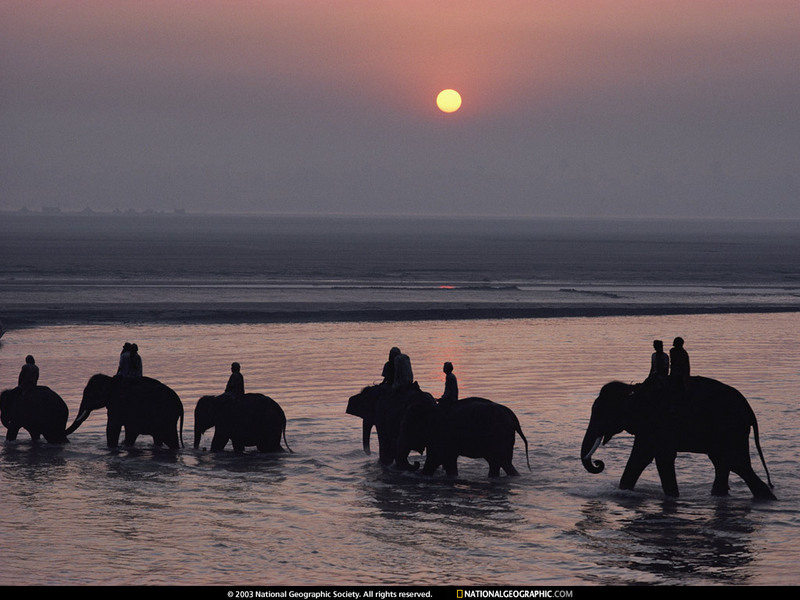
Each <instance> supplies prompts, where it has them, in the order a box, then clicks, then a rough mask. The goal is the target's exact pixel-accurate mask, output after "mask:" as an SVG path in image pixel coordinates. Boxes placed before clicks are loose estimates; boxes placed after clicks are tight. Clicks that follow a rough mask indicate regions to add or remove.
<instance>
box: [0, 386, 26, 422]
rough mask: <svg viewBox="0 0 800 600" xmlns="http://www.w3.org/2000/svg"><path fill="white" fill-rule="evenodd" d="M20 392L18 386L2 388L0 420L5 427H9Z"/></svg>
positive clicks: (0, 394)
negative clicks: (8, 388)
mask: <svg viewBox="0 0 800 600" xmlns="http://www.w3.org/2000/svg"><path fill="white" fill-rule="evenodd" d="M20 394H21V392H20V390H19V388H13V389H10V390H3V392H2V393H0V422H1V423H2V424H3V425H4V426H5V427H9V426H10V424H11V419H12V418H13V415H14V410H15V409H16V403H17V401H18V400H19V397H20Z"/></svg>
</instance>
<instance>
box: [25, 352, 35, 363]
mask: <svg viewBox="0 0 800 600" xmlns="http://www.w3.org/2000/svg"><path fill="white" fill-rule="evenodd" d="M25 364H28V365H33V364H36V361H35V360H33V356H31V355H30V354H28V356H26V357H25Z"/></svg>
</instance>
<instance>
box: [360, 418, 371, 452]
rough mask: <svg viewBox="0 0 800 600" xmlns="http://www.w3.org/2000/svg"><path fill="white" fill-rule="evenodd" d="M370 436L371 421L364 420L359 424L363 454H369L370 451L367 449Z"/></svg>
mask: <svg viewBox="0 0 800 600" xmlns="http://www.w3.org/2000/svg"><path fill="white" fill-rule="evenodd" d="M371 434H372V421H369V420H368V419H364V422H363V423H362V424H361V443H362V445H363V446H364V454H367V455H369V454H371V453H372V451H371V450H370V447H369V437H370V435H371Z"/></svg>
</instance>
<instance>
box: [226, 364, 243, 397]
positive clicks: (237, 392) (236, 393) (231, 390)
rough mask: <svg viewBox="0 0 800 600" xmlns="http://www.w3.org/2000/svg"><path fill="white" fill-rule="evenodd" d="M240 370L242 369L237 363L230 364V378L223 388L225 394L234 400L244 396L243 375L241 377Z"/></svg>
mask: <svg viewBox="0 0 800 600" xmlns="http://www.w3.org/2000/svg"><path fill="white" fill-rule="evenodd" d="M241 370H242V367H241V365H240V364H239V363H238V362H234V363H231V376H230V377H229V378H228V384H227V385H226V386H225V393H226V394H228V395H229V396H233V397H234V398H241V397H243V396H244V375H242V372H241Z"/></svg>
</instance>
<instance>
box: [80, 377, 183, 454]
mask: <svg viewBox="0 0 800 600" xmlns="http://www.w3.org/2000/svg"><path fill="white" fill-rule="evenodd" d="M103 407H105V408H106V411H107V413H108V423H107V425H106V442H107V444H108V447H109V448H117V447H118V445H119V435H120V432H121V430H122V428H123V427H125V439H124V441H123V445H124V446H126V447H128V448H131V447H133V445H134V443H135V442H136V438H137V437H138V436H139V435H140V434H142V435H151V436H153V443H154V444H155V446H156V447H160V446H161V445H162V444H163V445H166V446H167V447H168V448H170V449H172V450H177V449H178V448H180V447H183V404H182V403H181V399H180V398H179V397H178V394H176V393H175V391H174V390H173V389H172V388H170V387H169V386H167V385H165V384H163V383H161V382H160V381H158V380H157V379H152V378H150V377H121V376H114V377H111V376H109V375H104V374H102V373H99V374H97V375H93V376H92V377H91V378H90V379H89V382H88V383H87V384H86V387H85V388H84V390H83V398H82V399H81V405H80V408H79V409H78V416H77V417H76V418H75V421H74V422H73V423H72V425H70V426H69V428H68V429H67V431H66V434H67V435H70V434H72V433H73V432H74V431H75V430H76V429H77V428H78V427H79V426H80V425H81V423H83V422H84V421H85V420H86V419H87V418H88V417H89V414H90V413H91V412H92V411H93V410H97V409H99V408H103Z"/></svg>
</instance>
